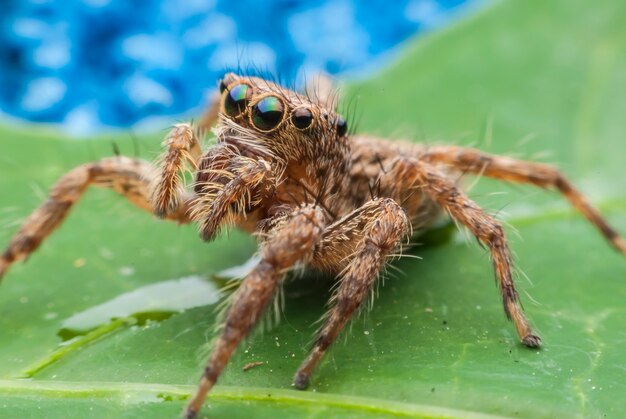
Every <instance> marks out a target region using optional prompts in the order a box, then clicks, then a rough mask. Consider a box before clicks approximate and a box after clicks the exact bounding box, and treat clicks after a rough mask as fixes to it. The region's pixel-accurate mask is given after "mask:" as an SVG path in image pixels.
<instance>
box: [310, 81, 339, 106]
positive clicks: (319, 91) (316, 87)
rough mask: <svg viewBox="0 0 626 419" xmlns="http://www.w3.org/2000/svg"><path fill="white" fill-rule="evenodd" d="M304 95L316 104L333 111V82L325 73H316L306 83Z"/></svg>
mask: <svg viewBox="0 0 626 419" xmlns="http://www.w3.org/2000/svg"><path fill="white" fill-rule="evenodd" d="M304 93H305V94H306V95H307V97H308V98H309V99H311V100H312V101H314V102H317V103H318V104H320V105H322V106H324V107H327V108H329V109H333V108H334V107H335V105H336V104H337V96H336V91H335V89H334V88H333V80H332V78H331V77H330V75H329V74H327V73H324V72H322V73H318V74H316V75H315V76H313V77H312V78H310V79H308V80H307V81H306V85H305V86H304Z"/></svg>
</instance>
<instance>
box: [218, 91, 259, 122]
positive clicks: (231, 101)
mask: <svg viewBox="0 0 626 419" xmlns="http://www.w3.org/2000/svg"><path fill="white" fill-rule="evenodd" d="M220 88H221V86H220ZM224 89H226V87H225V88H224ZM251 96H252V88H251V87H250V86H248V85H247V84H236V85H234V86H233V87H231V88H230V90H228V91H227V93H226V97H225V98H224V111H226V114H227V115H228V116H230V117H236V116H238V115H239V114H241V113H242V112H243V111H244V110H245V109H246V106H247V105H248V101H249V100H250V97H251Z"/></svg>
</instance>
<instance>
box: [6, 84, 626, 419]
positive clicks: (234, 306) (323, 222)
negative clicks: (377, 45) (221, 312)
mask: <svg viewBox="0 0 626 419" xmlns="http://www.w3.org/2000/svg"><path fill="white" fill-rule="evenodd" d="M324 85H327V84H324V83H320V84H319V85H318V86H324ZM308 92H309V93H308V94H298V93H295V92H293V91H291V90H288V89H284V88H282V87H280V86H278V85H277V84H275V83H271V82H269V81H266V80H263V79H261V78H255V77H241V76H237V75H235V74H228V75H226V76H225V77H224V79H223V80H222V81H221V83H220V94H219V96H217V97H216V98H215V100H214V102H213V104H212V106H211V107H210V109H209V110H208V111H207V113H206V114H205V116H204V118H203V119H202V120H201V123H200V124H199V127H198V129H197V130H195V129H193V128H192V127H191V126H190V125H188V124H180V125H177V126H176V127H174V129H173V130H172V132H171V133H170V135H169V136H168V137H167V138H166V140H165V143H164V145H165V147H166V151H165V153H164V154H163V156H162V158H161V159H160V161H159V162H158V164H157V166H156V167H154V166H153V165H151V164H150V163H148V162H145V161H143V160H138V159H132V158H128V157H123V156H118V157H113V158H106V159H102V160H100V161H97V162H93V163H87V164H84V165H82V166H79V167H77V168H75V169H73V170H72V171H70V172H68V173H67V174H66V175H65V176H63V177H62V178H61V179H60V180H59V181H58V182H57V184H56V185H55V186H54V187H53V188H52V190H51V192H50V197H49V199H48V200H47V201H46V202H45V203H44V204H43V205H42V206H41V207H40V208H38V209H37V210H36V211H34V212H33V214H31V215H30V216H29V217H28V219H27V220H26V222H25V223H24V225H23V226H22V228H21V229H20V230H19V231H18V232H17V233H16V234H15V236H14V237H13V239H12V240H11V242H10V243H9V246H8V247H7V249H6V250H5V252H4V253H3V254H2V256H1V257H0V277H1V276H2V275H3V274H4V273H5V272H6V270H7V269H8V268H9V266H10V265H11V264H12V263H14V262H15V261H18V260H22V259H25V258H26V257H27V256H28V255H29V254H30V253H32V252H33V251H35V249H37V247H38V246H39V244H40V243H41V242H42V240H43V239H45V238H46V237H47V236H48V235H49V234H50V233H51V232H52V230H53V229H54V228H55V227H57V226H58V225H59V224H60V223H61V221H62V220H63V219H64V218H65V216H66V215H67V213H68V211H69V210H70V208H71V207H72V205H73V204H74V203H75V202H76V201H77V200H78V199H79V198H80V196H81V195H82V193H83V192H84V191H85V190H86V188H87V187H88V186H89V185H96V186H103V187H108V188H111V189H114V190H115V191H117V192H118V193H119V194H121V195H123V196H124V197H126V198H127V199H129V200H130V201H131V202H132V203H133V204H135V205H136V206H138V207H140V208H142V209H145V210H147V211H150V212H153V213H155V214H156V215H157V216H159V217H160V218H165V219H169V220H173V221H176V222H179V223H191V222H196V223H197V224H198V226H199V229H200V232H201V236H202V237H203V238H204V239H205V240H210V239H212V238H213V237H215V235H216V234H217V233H218V232H219V230H220V228H222V227H223V226H225V225H235V226H237V227H239V228H242V229H244V230H246V231H249V232H252V233H262V234H259V235H258V237H259V240H260V250H259V256H260V261H259V262H258V264H257V265H256V267H255V268H254V269H253V270H252V271H251V272H250V273H249V274H248V275H247V276H246V278H245V279H244V280H243V282H242V283H241V286H240V287H239V289H238V290H237V291H236V292H235V293H234V295H233V298H232V302H231V305H230V308H229V309H228V311H227V313H226V315H225V320H224V325H223V327H222V329H221V332H220V335H219V337H218V339H217V340H216V343H215V346H214V348H213V352H212V354H211V356H210V358H209V360H208V363H207V366H206V368H205V370H204V372H203V374H202V377H201V381H200V385H199V387H198V391H197V393H196V394H195V396H194V397H193V398H192V399H191V400H190V402H189V404H188V406H187V410H186V412H185V415H186V417H194V416H195V415H196V413H197V412H198V410H199V409H200V407H201V406H202V403H203V402H204V399H205V397H206V394H207V393H208V391H209V390H210V389H211V387H212V386H213V385H214V384H215V382H216V381H217V379H218V377H219V376H220V374H221V372H222V370H223V369H224V367H225V366H226V364H227V363H228V360H229V358H230V357H231V355H232V353H233V351H234V350H235V349H236V348H237V346H238V344H239V343H240V342H241V341H242V339H244V337H245V336H246V335H247V334H248V333H249V332H250V330H251V329H252V328H253V327H254V326H255V324H256V323H257V321H258V320H259V318H260V317H261V315H262V314H263V312H264V310H265V308H266V307H267V306H268V304H269V303H270V301H271V300H272V298H273V297H274V295H275V294H276V292H277V290H278V289H279V288H280V284H281V281H282V280H283V278H284V276H285V274H286V273H287V272H288V271H289V270H290V269H292V268H293V267H294V266H296V265H305V266H310V267H315V268H318V269H323V270H326V271H328V272H331V273H334V274H335V275H336V276H337V281H338V284H337V287H336V288H335V291H334V294H333V297H332V299H331V307H330V310H329V311H328V313H327V315H326V317H325V319H324V322H323V324H322V326H321V327H320V329H319V330H318V332H317V337H316V339H315V341H314V344H313V347H312V349H311V352H310V354H309V356H308V357H307V358H306V359H305V361H304V362H303V363H302V365H301V366H300V368H299V369H298V371H297V372H296V375H295V377H294V386H295V387H297V388H299V389H303V388H305V387H306V386H307V385H308V382H309V378H310V376H311V374H312V372H313V370H314V369H315V367H316V366H317V364H318V363H319V361H320V359H321V358H322V356H323V355H324V353H325V352H326V351H327V349H328V347H329V346H330V345H331V344H332V343H333V342H334V341H335V340H336V338H337V336H338V335H339V334H340V333H341V331H342V330H343V329H344V327H345V325H346V324H347V322H348V321H349V320H350V318H351V317H352V315H353V314H354V313H355V312H356V311H357V310H358V309H359V308H360V307H361V306H362V303H363V302H364V301H365V300H366V299H367V297H368V295H369V294H370V292H371V290H372V288H373V287H374V284H375V283H376V281H377V278H378V276H379V273H380V272H381V270H382V269H383V268H384V265H385V263H386V260H387V258H388V257H389V256H392V255H394V254H395V253H396V252H397V251H398V250H401V249H400V248H401V246H402V243H403V241H404V239H405V238H407V237H408V236H410V235H411V234H412V233H413V232H414V231H417V230H420V229H422V228H423V227H424V226H426V225H428V224H429V223H431V222H432V221H433V220H434V219H435V218H436V217H437V216H438V215H439V214H440V213H441V212H446V213H448V214H449V215H450V216H451V217H452V218H453V219H454V220H455V221H457V222H458V223H459V224H462V225H464V226H465V227H466V228H468V229H469V231H470V232H471V233H472V234H473V235H474V236H475V237H476V238H477V239H478V241H479V242H480V243H481V244H483V245H484V246H485V247H486V248H488V249H489V251H490V253H491V257H492V261H493V266H494V270H495V272H496V277H497V279H498V284H499V288H500V291H501V296H502V301H503V304H504V310H505V313H506V315H507V317H508V318H509V319H511V320H512V321H513V323H514V325H515V328H516V330H517V333H518V335H519V337H520V340H521V342H522V343H523V344H524V345H526V346H529V347H537V346H539V345H540V343H541V341H540V339H539V337H538V336H537V335H536V333H535V332H534V331H533V329H532V328H531V326H530V324H529V322H528V321H527V319H526V317H525V315H524V313H523V311H522V309H521V305H520V302H519V298H518V294H517V291H516V290H515V285H514V283H513V276H512V275H511V256H510V251H509V247H508V243H507V240H506V236H505V233H504V230H503V228H502V226H501V224H500V223H499V222H498V221H497V220H495V219H493V218H492V217H491V216H489V215H488V214H487V213H486V212H485V211H483V210H482V209H481V208H480V207H478V206H477V205H476V204H475V203H474V202H473V201H471V200H470V199H469V198H468V197H467V196H466V195H465V194H464V193H463V192H462V191H461V190H460V189H459V188H458V187H457V186H456V183H455V180H456V179H457V178H458V175H459V174H461V173H469V174H478V175H484V176H487V177H492V178H495V179H500V180H503V181H508V182H519V183H529V184H533V185H536V186H539V187H541V188H551V189H556V190H558V191H559V192H561V193H562V194H563V195H564V196H565V198H566V199H567V200H568V201H569V202H570V203H571V204H572V205H573V206H574V207H575V208H576V209H578V210H579V211H580V212H581V213H582V214H583V215H584V216H585V217H586V218H587V219H588V220H589V221H590V222H591V223H593V224H594V225H595V226H596V227H597V228H598V229H599V231H600V232H601V233H602V234H603V235H604V236H605V237H606V239H607V240H608V241H609V242H610V243H611V244H612V245H613V246H614V247H615V248H616V249H618V250H619V251H620V252H622V253H624V254H626V242H625V241H624V240H623V239H622V238H621V237H620V236H618V234H617V233H616V232H615V231H614V230H613V229H612V228H611V227H610V226H609V225H608V224H607V223H606V222H605V220H604V219H603V218H602V216H601V215H600V214H599V213H598V212H597V211H596V210H595V209H594V208H593V207H592V206H591V205H590V204H589V203H588V202H587V201H586V200H585V199H584V197H583V196H582V195H581V194H580V193H579V192H578V191H577V190H575V189H574V188H573V186H572V185H571V184H570V183H569V182H568V181H567V180H566V179H565V178H564V177H563V176H562V175H561V174H560V173H559V172H558V171H557V170H556V169H555V168H553V167H551V166H547V165H542V164H537V163H530V162H525V161H520V160H514V159H511V158H508V157H501V156H494V155H489V154H485V153H482V152H480V151H478V150H475V149H470V148H461V147H455V146H430V147H425V146H421V145H416V144H409V143H402V142H390V141H385V140H381V139H376V138H372V137H367V136H360V135H349V134H348V130H347V124H346V122H345V120H344V119H343V118H341V116H339V115H338V114H337V113H336V112H335V109H334V106H333V100H332V95H331V94H330V91H329V90H328V89H325V88H319V89H317V90H308ZM311 92H314V93H315V94H311ZM210 127H213V132H214V133H215V136H216V139H217V140H216V143H215V144H214V145H212V146H210V147H208V149H207V150H206V151H203V149H202V145H201V143H200V141H201V139H202V138H201V137H202V136H203V135H202V134H203V133H204V132H206V130H207V129H208V128H210ZM186 170H191V171H192V172H194V174H195V182H194V185H193V188H189V189H187V188H186V187H185V186H184V184H183V179H184V172H185V171H186Z"/></svg>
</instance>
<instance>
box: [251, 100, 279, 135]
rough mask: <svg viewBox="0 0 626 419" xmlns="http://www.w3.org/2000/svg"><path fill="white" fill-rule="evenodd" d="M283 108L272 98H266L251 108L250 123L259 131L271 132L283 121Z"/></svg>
mask: <svg viewBox="0 0 626 419" xmlns="http://www.w3.org/2000/svg"><path fill="white" fill-rule="evenodd" d="M284 113H285V107H284V106H283V103H282V102H281V101H280V99H278V98H277V97H274V96H268V97H265V98H263V99H261V100H260V101H259V103H257V104H256V105H254V107H252V123H253V124H254V126H255V127H257V128H258V129H260V130H261V131H271V130H273V129H274V128H276V127H277V126H278V124H280V123H281V122H282V120H283V115H284Z"/></svg>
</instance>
